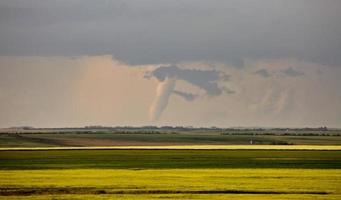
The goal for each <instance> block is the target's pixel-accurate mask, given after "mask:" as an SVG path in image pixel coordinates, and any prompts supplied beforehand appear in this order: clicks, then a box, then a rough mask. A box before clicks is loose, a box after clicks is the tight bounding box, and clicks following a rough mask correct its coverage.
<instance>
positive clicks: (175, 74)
mask: <svg viewBox="0 0 341 200" xmlns="http://www.w3.org/2000/svg"><path fill="white" fill-rule="evenodd" d="M149 75H150V76H153V77H155V78H157V79H158V80H159V81H161V82H162V81H164V80H165V79H166V78H175V79H177V80H184V81H186V82H188V83H190V84H192V85H195V86H197V87H199V88H201V89H203V90H205V91H206V93H207V95H209V96H218V95H220V94H222V92H223V90H222V88H220V87H219V86H218V83H217V82H218V81H220V80H224V77H226V74H225V73H223V72H221V71H217V70H198V69H181V68H179V67H177V66H161V67H159V68H157V69H155V70H154V71H152V72H150V74H149Z"/></svg>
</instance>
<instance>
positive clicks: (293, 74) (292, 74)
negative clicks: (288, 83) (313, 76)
mask: <svg viewBox="0 0 341 200" xmlns="http://www.w3.org/2000/svg"><path fill="white" fill-rule="evenodd" d="M283 73H284V74H285V75H286V76H290V77H296V76H303V75H304V73H303V72H301V71H298V70H295V69H293V68H292V67H289V68H287V69H285V70H283Z"/></svg>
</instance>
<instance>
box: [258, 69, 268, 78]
mask: <svg viewBox="0 0 341 200" xmlns="http://www.w3.org/2000/svg"><path fill="white" fill-rule="evenodd" d="M254 73H255V74H257V75H259V76H261V77H263V78H268V77H270V73H269V72H268V70H266V69H260V70H257V71H255V72H254Z"/></svg>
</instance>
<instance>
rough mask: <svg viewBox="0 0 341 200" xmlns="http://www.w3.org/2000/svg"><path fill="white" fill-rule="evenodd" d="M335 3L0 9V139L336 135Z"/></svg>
mask: <svg viewBox="0 0 341 200" xmlns="http://www.w3.org/2000/svg"><path fill="white" fill-rule="evenodd" d="M340 9H341V1H339V0H325V1H320V0H211V1H206V0H186V1H174V0H162V1H159V0H112V1H110V0H98V1H90V0H58V1H54V0H47V1H46V0H25V1H24V0H2V1H0V127H10V126H35V127H76V126H87V125H105V126H144V125H157V126H162V125H173V126H195V127H210V126H219V127H236V126H243V127H308V126H309V127H319V126H328V127H341V105H340V102H341V89H340V88H341V78H340V77H341V20H340V19H341V12H339V10H340Z"/></svg>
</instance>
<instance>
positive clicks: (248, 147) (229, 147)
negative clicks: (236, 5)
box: [0, 145, 341, 151]
mask: <svg viewBox="0 0 341 200" xmlns="http://www.w3.org/2000/svg"><path fill="white" fill-rule="evenodd" d="M101 149H108V150H110V149H188V150H193V149H194V150H195V149H206V150H219V149H222V150H223V149H226V150H341V145H170V146H167V145H162V146H94V147H8V148H0V151H1V150H2V151H7V150H23V151H26V150H101Z"/></svg>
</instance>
